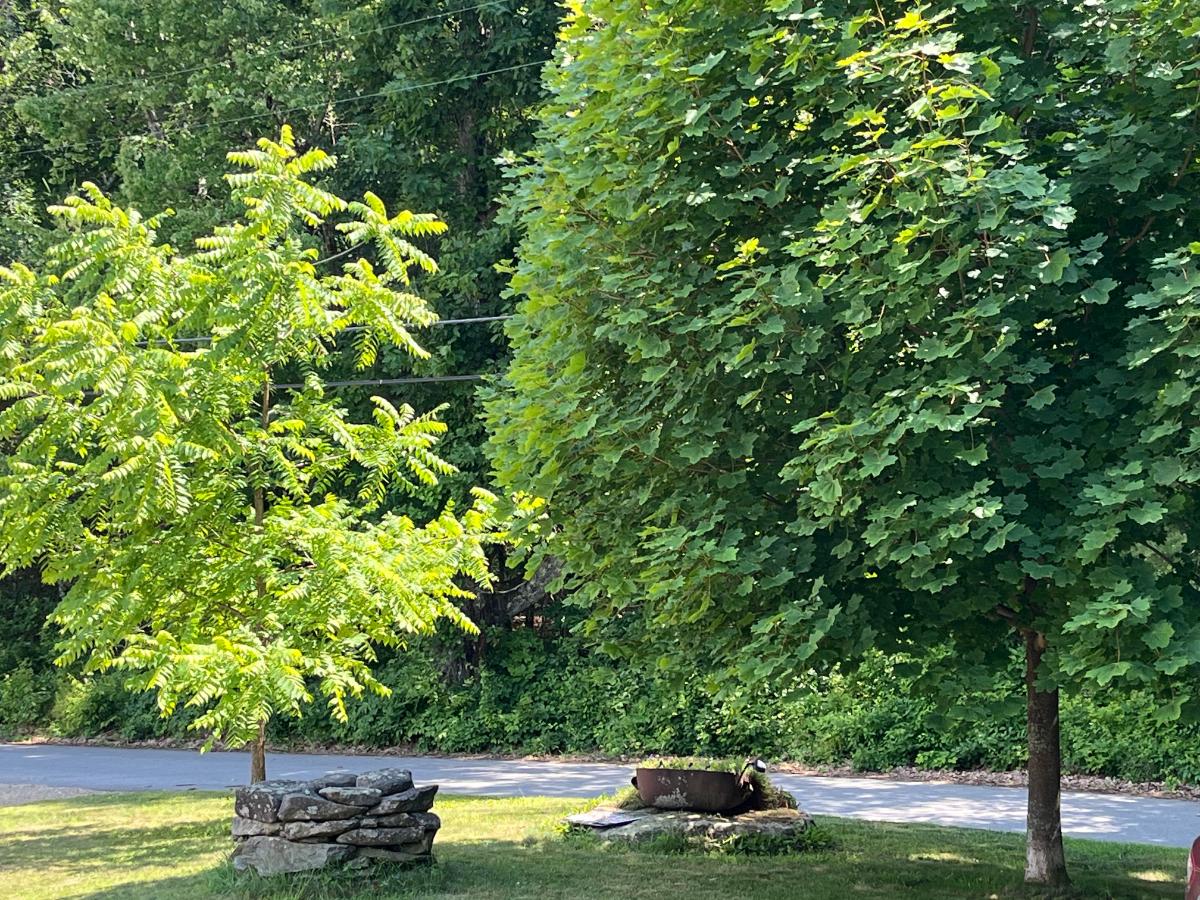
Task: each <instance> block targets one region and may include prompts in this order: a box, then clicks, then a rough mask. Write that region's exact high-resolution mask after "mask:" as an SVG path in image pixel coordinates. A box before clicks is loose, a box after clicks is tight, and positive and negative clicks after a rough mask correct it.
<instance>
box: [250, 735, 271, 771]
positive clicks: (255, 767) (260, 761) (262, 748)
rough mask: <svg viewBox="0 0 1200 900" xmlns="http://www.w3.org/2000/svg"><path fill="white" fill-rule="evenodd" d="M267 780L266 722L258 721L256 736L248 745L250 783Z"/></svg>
mask: <svg viewBox="0 0 1200 900" xmlns="http://www.w3.org/2000/svg"><path fill="white" fill-rule="evenodd" d="M266 780H267V723H266V722H265V721H264V722H259V723H258V737H257V738H256V739H255V741H254V743H253V744H251V745H250V783H251V784H254V783H256V782H259V781H266Z"/></svg>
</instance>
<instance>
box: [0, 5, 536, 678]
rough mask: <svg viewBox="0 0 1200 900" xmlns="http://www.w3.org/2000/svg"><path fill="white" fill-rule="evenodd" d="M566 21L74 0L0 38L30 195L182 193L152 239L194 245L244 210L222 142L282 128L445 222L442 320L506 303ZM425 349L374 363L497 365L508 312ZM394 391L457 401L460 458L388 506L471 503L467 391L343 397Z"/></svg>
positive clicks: (438, 332) (444, 368) (331, 185)
mask: <svg viewBox="0 0 1200 900" xmlns="http://www.w3.org/2000/svg"><path fill="white" fill-rule="evenodd" d="M23 2H24V0H23ZM557 18H558V7H557V4H555V3H553V2H551V0H532V2H526V3H519V4H518V3H512V2H509V0H489V2H486V3H477V2H476V0H434V2H430V0H421V2H416V0H388V2H387V3H383V4H380V3H374V2H372V3H363V2H357V0H354V2H349V0H346V2H343V0H339V2H336V3H329V2H326V0H319V2H317V0H300V2H294V3H288V4H284V5H282V6H281V5H279V4H267V5H264V4H262V3H260V2H256V0H226V2H222V3H219V4H216V5H215V6H213V5H209V6H205V7H198V6H196V5H195V4H194V3H187V2H180V0H137V2H129V0H64V2H62V3H58V4H55V5H54V7H53V9H49V10H40V11H39V12H38V14H37V16H36V17H34V16H25V17H20V18H19V20H18V21H16V22H15V24H14V29H16V26H17V25H20V26H21V30H20V32H19V33H20V42H19V47H17V49H20V50H21V53H20V54H19V55H18V54H17V53H16V52H15V51H14V52H12V53H5V52H4V48H3V47H2V46H0V68H4V69H7V68H8V67H9V66H12V67H13V71H14V72H17V71H21V72H26V71H28V74H26V75H24V76H22V77H21V79H20V80H19V82H18V83H17V84H16V89H15V90H14V91H13V94H14V95H15V96H16V97H17V98H19V100H18V102H16V103H14V104H11V109H10V111H9V115H10V116H11V117H12V118H13V119H14V120H15V121H16V122H17V124H19V125H20V126H21V127H22V128H24V129H26V130H27V131H28V132H29V133H30V135H31V136H32V137H31V143H32V144H33V148H34V149H35V150H39V149H40V150H41V151H42V152H40V153H35V154H31V155H27V156H24V157H21V159H23V160H30V161H37V162H38V164H39V169H38V171H37V172H36V173H35V176H36V177H30V178H27V179H24V180H25V181H27V182H28V183H29V184H31V185H34V186H35V187H39V188H40V189H39V191H38V196H36V197H35V198H34V199H35V201H36V202H34V203H33V204H32V205H33V206H39V205H40V206H44V205H45V204H46V203H50V202H54V201H56V200H57V199H58V198H59V197H61V196H63V195H64V194H66V193H68V192H71V191H74V190H76V189H77V185H78V183H79V181H80V180H83V179H90V180H92V181H95V182H96V183H98V184H100V185H101V187H102V188H103V189H104V190H105V192H106V194H108V195H109V196H111V197H112V198H113V200H114V202H116V203H118V204H121V205H130V206H135V207H137V208H139V209H150V210H154V209H162V208H164V207H166V206H168V205H169V206H171V207H172V208H174V209H175V210H176V214H175V215H174V216H172V217H171V218H170V219H167V220H165V221H163V222H162V223H161V225H160V226H159V233H160V235H161V236H162V237H163V239H164V240H166V241H167V242H170V243H174V244H178V245H180V246H184V245H186V244H190V242H191V241H192V240H193V239H194V238H195V237H196V236H197V235H201V234H205V233H207V232H208V231H209V230H210V229H211V227H212V226H213V225H214V224H215V223H217V222H220V221H224V220H226V219H227V218H228V217H229V216H231V215H236V213H237V210H236V207H235V206H231V204H230V203H229V198H228V195H227V192H225V191H222V190H220V175H221V173H222V172H223V171H224V166H225V151H226V149H227V148H229V147H231V146H245V145H247V144H249V143H252V140H253V138H254V137H255V136H257V135H258V134H260V133H263V132H266V131H271V130H272V129H273V128H275V127H278V125H280V124H282V123H283V122H285V121H286V122H289V123H291V125H292V127H293V129H294V132H295V134H296V137H297V140H298V142H299V143H300V144H301V146H312V145H319V146H324V147H326V148H329V149H330V152H336V153H337V154H338V159H339V164H338V167H337V169H336V170H329V171H326V172H323V173H321V175H320V184H321V186H322V187H324V188H325V189H327V190H331V191H333V192H335V193H337V194H339V195H340V196H361V194H362V193H363V192H364V191H366V190H373V191H375V192H377V193H378V194H379V196H380V198H381V199H382V200H383V201H384V203H385V204H387V205H388V206H389V207H390V206H392V205H395V204H398V203H401V202H403V203H405V204H409V205H411V208H413V209H424V210H428V211H430V212H433V213H435V214H437V215H438V217H439V218H440V219H442V220H444V221H445V222H446V223H447V224H448V226H449V231H448V233H447V234H446V235H445V236H444V237H443V238H442V239H441V240H440V242H439V245H438V249H439V254H438V255H439V259H440V261H441V263H442V268H443V270H444V274H443V276H442V277H439V278H438V279H436V280H434V281H432V282H431V283H429V284H428V285H427V286H426V288H425V296H426V297H427V299H428V300H429V301H430V302H431V303H432V304H433V305H434V306H435V307H436V308H437V309H438V311H439V312H440V313H441V314H442V316H444V317H446V318H449V319H457V318H464V317H466V318H473V317H490V316H494V315H502V314H505V313H508V312H509V311H510V309H511V301H508V300H506V299H504V298H503V296H502V294H503V287H504V277H503V276H502V275H501V274H500V273H498V272H497V271H496V270H495V266H496V264H497V263H498V262H499V261H500V260H502V259H504V258H505V257H507V256H509V255H511V253H512V247H513V243H514V240H515V230H514V229H513V227H512V226H511V225H510V224H507V223H502V222H499V221H497V218H496V211H497V209H498V207H499V202H498V200H499V197H500V195H501V188H502V184H503V177H502V167H501V165H500V162H499V159H500V157H502V156H504V155H505V154H507V153H510V152H521V151H523V150H525V149H527V147H528V145H529V142H530V138H531V133H532V116H531V112H532V109H533V106H534V104H535V103H536V101H537V100H538V98H539V96H540V91H541V87H540V81H539V67H540V62H541V61H542V60H544V59H545V58H546V57H547V56H548V55H549V53H550V49H551V48H552V46H553V43H554V30H555V26H556V23H557ZM14 46H16V45H14ZM3 86H4V78H3V76H0V90H2V89H3ZM2 127H3V123H2V122H0V129H2ZM2 142H3V136H2V135H0V143H2ZM2 177H3V176H0V178H2ZM43 184H44V187H42V185H43ZM13 196H17V195H15V194H14V195H13ZM2 204H3V201H0V206H2ZM2 215H3V213H0V216H2ZM317 237H318V238H319V240H320V242H321V245H322V248H323V251H324V253H325V255H332V254H334V253H337V252H340V251H341V250H343V249H345V244H344V240H343V236H342V235H340V234H339V233H338V232H336V231H335V230H334V229H332V228H322V229H320V230H319V231H318V232H317ZM3 241H4V238H3V236H0V250H3V246H4V245H3ZM0 255H3V254H0ZM422 346H424V347H425V348H426V349H427V350H429V351H430V352H429V354H428V355H427V356H425V357H422V358H417V357H413V356H412V355H411V354H408V353H406V352H404V351H403V350H401V349H399V348H393V347H389V346H384V347H382V348H380V352H379V354H378V357H377V359H376V361H375V363H374V365H373V366H372V367H371V368H370V369H369V371H367V372H366V373H365V374H367V375H370V376H375V375H377V376H378V377H382V378H390V377H394V376H403V375H409V374H413V375H418V376H426V375H459V374H477V373H489V372H495V371H497V370H498V369H500V368H502V360H503V359H504V358H505V356H506V354H507V342H506V341H505V340H504V336H503V333H502V331H501V329H500V327H499V325H498V324H496V323H486V322H478V323H472V324H465V325H455V326H448V327H439V328H432V329H430V330H429V331H428V332H425V333H424V334H423V340H422ZM352 366H353V360H351V359H349V358H348V357H347V356H346V355H345V354H339V356H338V358H336V359H334V360H332V361H331V363H330V369H329V371H330V377H331V378H335V379H336V378H340V379H352V378H354V377H355V376H353V375H351V374H349V372H350V369H351V368H352ZM401 391H402V397H403V399H404V400H406V401H407V402H409V403H411V404H413V405H414V406H416V407H417V408H418V409H425V408H432V407H434V406H439V405H442V404H446V405H447V409H446V411H445V413H444V416H445V421H446V423H447V426H448V431H447V434H446V435H445V436H444V439H443V440H442V442H441V443H440V444H439V448H440V454H441V456H442V457H443V458H444V459H446V460H447V461H449V462H451V463H453V464H454V465H455V466H456V467H457V469H458V471H457V472H456V473H454V474H451V475H449V476H446V477H444V478H442V479H441V480H440V481H439V484H438V485H437V486H436V487H435V488H433V489H431V490H429V491H428V492H425V493H424V494H422V495H421V496H419V497H412V496H409V495H406V494H404V493H403V492H402V491H399V490H396V491H393V492H392V493H391V494H390V495H389V497H388V498H387V499H386V500H385V503H384V506H385V508H391V507H393V506H394V507H396V508H406V509H409V510H410V511H412V512H414V513H418V512H419V513H420V514H422V515H432V514H435V513H436V511H437V510H438V509H440V508H441V506H442V505H443V504H444V503H445V501H446V500H448V499H455V500H458V501H459V502H469V497H470V494H469V491H470V488H471V487H472V486H473V485H475V484H483V483H485V479H486V474H487V461H486V459H485V458H484V456H483V454H482V452H481V449H480V448H481V447H482V445H483V443H484V437H485V436H484V433H483V427H482V424H481V416H480V407H479V405H478V403H477V401H476V397H475V390H474V384H473V383H471V382H464V381H459V382H446V383H427V384H413V385H405V386H404V387H403V388H402V389H396V388H392V387H388V386H383V387H380V388H378V389H372V390H370V391H368V390H364V389H360V388H346V389H344V390H342V391H341V392H340V396H341V397H342V398H343V402H344V403H345V406H346V409H347V410H348V412H349V413H350V414H351V415H354V416H369V415H370V414H371V408H372V400H371V395H372V394H373V393H378V394H379V395H381V396H383V397H385V398H387V399H397V395H398V394H400V392H401ZM488 552H489V556H490V559H491V561H492V567H493V570H494V571H495V572H497V574H498V575H499V577H500V578H501V579H502V582H503V583H502V584H501V585H500V587H502V588H504V589H509V588H513V587H515V582H518V581H519V574H518V573H517V572H516V571H511V570H508V569H507V568H506V566H505V565H504V559H505V551H504V549H503V548H502V547H500V546H492V547H490V548H489V550H488ZM510 596H511V595H509V594H507V593H503V592H492V591H487V590H484V591H480V592H479V596H478V598H477V599H476V600H474V601H469V602H468V603H467V605H466V607H465V608H466V609H467V610H468V611H469V612H470V614H471V615H472V618H473V619H474V620H475V621H476V622H477V623H478V624H480V625H481V626H482V627H484V628H485V630H486V626H487V624H488V623H489V620H495V621H496V624H497V625H501V624H503V625H504V627H507V622H508V621H509V619H510V618H511V617H505V615H504V613H503V611H504V609H505V606H506V604H505V602H504V601H505V598H506V597H510ZM483 640H484V636H483V635H480V636H472V637H469V638H468V641H469V642H470V644H472V645H477V646H478V645H481V644H482V642H483ZM461 643H462V640H461V638H459V637H457V636H456V637H455V645H456V646H454V647H453V648H451V649H450V651H449V652H450V653H451V654H455V655H461V648H460V647H459V646H457V645H458V644H461Z"/></svg>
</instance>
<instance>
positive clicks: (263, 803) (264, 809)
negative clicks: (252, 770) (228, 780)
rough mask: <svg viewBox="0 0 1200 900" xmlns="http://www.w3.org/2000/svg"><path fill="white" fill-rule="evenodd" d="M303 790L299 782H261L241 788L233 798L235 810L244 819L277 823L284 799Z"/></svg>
mask: <svg viewBox="0 0 1200 900" xmlns="http://www.w3.org/2000/svg"><path fill="white" fill-rule="evenodd" d="M302 789H303V785H301V784H300V783H299V782H297V781H260V782H258V783H257V784H251V785H247V786H245V787H240V788H238V789H237V791H236V792H235V793H234V796H233V810H234V812H236V813H237V814H238V815H239V816H241V817H242V818H243V819H256V820H258V821H259V822H277V821H279V804H280V802H281V801H282V800H283V798H284V797H285V796H287V795H288V794H290V793H292V792H294V791H298V790H302Z"/></svg>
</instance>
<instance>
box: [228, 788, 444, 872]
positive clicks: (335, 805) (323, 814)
mask: <svg viewBox="0 0 1200 900" xmlns="http://www.w3.org/2000/svg"><path fill="white" fill-rule="evenodd" d="M436 794H437V785H436V784H434V785H429V786H426V787H420V788H419V787H416V786H414V785H413V780H412V773H411V772H409V771H407V770H405V769H380V770H378V771H375V772H364V773H363V774H362V775H355V774H354V773H352V772H331V773H329V774H327V775H323V776H321V777H320V778H316V779H314V780H312V781H264V782H260V783H259V784H252V785H250V786H248V787H243V788H238V790H237V794H236V795H235V797H234V817H233V828H232V834H233V839H234V841H235V842H236V843H237V846H236V848H235V849H234V851H233V865H234V868H236V869H238V870H243V869H253V870H254V871H256V872H258V874H260V875H280V874H282V873H284V872H303V871H306V870H309V869H320V868H324V867H325V866H330V865H345V866H350V867H353V868H360V867H366V866H369V865H371V864H372V863H374V862H397V863H421V862H428V861H430V860H431V859H432V857H433V839H434V836H435V835H436V834H437V831H438V829H439V828H440V827H441V825H442V823H441V820H440V819H439V818H438V817H437V816H436V815H435V814H434V813H432V812H430V809H431V807H432V806H433V798H434V795H436Z"/></svg>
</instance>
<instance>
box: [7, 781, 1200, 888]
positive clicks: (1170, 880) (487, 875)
mask: <svg viewBox="0 0 1200 900" xmlns="http://www.w3.org/2000/svg"><path fill="white" fill-rule="evenodd" d="M231 807H232V803H231V800H230V797H229V795H227V794H216V793H188V794H178V793H173V794H160V793H155V794H149V793H147V794H112V795H97V796H90V797H81V798H78V799H74V800H62V801H49V802H44V803H34V804H28V805H24V806H12V807H5V808H0V897H2V898H6V900H7V898H31V900H33V898H50V897H53V898H65V897H75V898H78V897H102V898H117V897H139V898H155V900H158V898H189V900H190V898H204V897H246V898H250V897H253V898H273V900H282V898H326V897H346V898H364V900H365V898H372V900H376V898H386V897H413V898H418V897H420V898H426V897H428V898H432V897H440V898H456V900H459V898H461V900H468V898H472V900H473V898H481V900H482V898H489V900H520V898H529V900H557V898H598V900H602V898H613V900H618V898H619V900H631V898H646V900H648V898H656V900H658V898H673V897H684V898H687V900H710V898H711V900H728V898H730V897H738V898H748V897H749V898H764V900H770V898H778V900H783V898H788V900H795V898H812V900H826V898H828V900H833V898H838V900H843V898H857V897H864V898H871V897H879V898H884V897H887V898H895V897H916V898H942V897H945V898H951V897H953V898H965V897H996V898H1007V897H1036V896H1039V894H1038V893H1037V892H1031V891H1027V890H1026V889H1025V888H1024V887H1023V886H1022V883H1021V870H1022V865H1023V860H1024V850H1023V843H1022V838H1021V836H1020V835H1009V834H996V833H991V832H985V831H971V830H966V829H957V828H937V827H932V826H920V825H886V824H875V823H865V822H856V821H852V820H848V819H831V818H822V819H821V820H820V821H821V824H822V825H823V826H824V827H825V828H826V830H827V831H829V832H830V833H831V834H832V836H833V838H834V840H835V841H836V847H834V848H833V849H829V850H819V851H809V852H807V853H804V854H800V855H796V856H791V857H735V858H730V857H722V856H715V855H703V854H698V853H689V854H684V855H664V854H662V853H653V852H645V851H632V850H628V849H624V848H620V849H618V848H611V847H606V846H600V845H597V844H594V843H593V842H590V841H578V840H567V841H564V840H563V839H562V838H561V837H560V835H559V833H558V829H557V824H558V822H559V820H560V819H561V817H562V816H563V815H565V814H566V813H568V812H571V811H572V810H575V809H578V808H579V803H578V802H577V801H570V800H558V799H550V798H545V797H530V798H522V799H504V800H491V799H480V798H468V797H452V796H451V797H438V801H437V805H436V811H437V812H438V813H439V814H440V815H441V816H442V820H443V822H444V826H443V828H442V831H441V832H440V833H439V835H438V839H437V844H436V847H435V852H436V854H437V859H438V863H437V865H436V866H432V867H427V868H424V869H418V870H389V871H381V870H375V871H374V872H373V873H372V874H370V875H352V874H350V873H342V874H341V875H339V876H328V875H319V876H312V875H309V876H304V875H296V876H285V877H283V878H280V879H271V880H265V879H259V878H257V877H254V876H237V875H235V874H234V873H233V871H232V869H231V867H230V865H229V860H228V855H229V851H230V849H231V841H230V839H229V837H228V828H229V824H228V819H229V815H230V812H231ZM1067 854H1068V862H1069V865H1070V867H1071V870H1072V876H1073V878H1074V881H1075V890H1074V892H1073V896H1078V897H1087V898H1101V897H1171V898H1178V897H1179V896H1180V895H1181V894H1182V886H1183V878H1184V867H1185V852H1184V851H1183V850H1179V849H1170V848H1166V849H1164V848H1160V847H1147V846H1142V845H1134V844H1111V843H1100V842H1093V841H1069V842H1068V848H1067Z"/></svg>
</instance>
